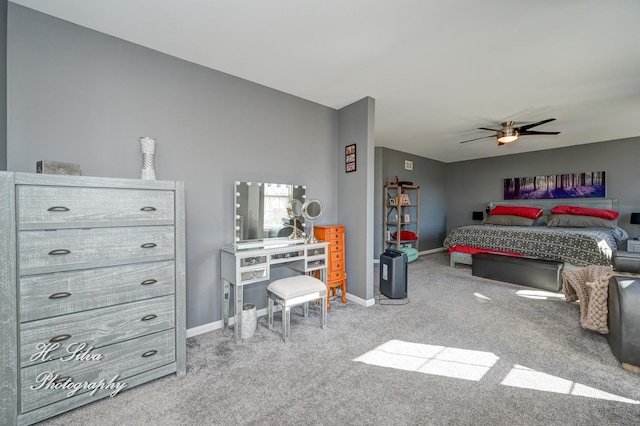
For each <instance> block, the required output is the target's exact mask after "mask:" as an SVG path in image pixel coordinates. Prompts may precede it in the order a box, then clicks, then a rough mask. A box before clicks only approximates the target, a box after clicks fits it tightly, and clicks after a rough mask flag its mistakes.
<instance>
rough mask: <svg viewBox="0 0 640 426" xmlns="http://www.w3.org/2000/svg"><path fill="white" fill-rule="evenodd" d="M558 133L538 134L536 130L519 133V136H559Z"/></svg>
mask: <svg viewBox="0 0 640 426" xmlns="http://www.w3.org/2000/svg"><path fill="white" fill-rule="evenodd" d="M559 134H560V132H538V131H536V130H525V131H524V132H520V136H523V135H559Z"/></svg>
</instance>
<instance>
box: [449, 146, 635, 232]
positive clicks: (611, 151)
mask: <svg viewBox="0 0 640 426" xmlns="http://www.w3.org/2000/svg"><path fill="white" fill-rule="evenodd" d="M639 159H640V137H636V138H629V139H621V140H616V141H607V142H599V143H593V144H588V145H579V146H572V147H566V148H557V149H550V150H545V151H536V152H528V153H524V154H514V155H506V156H502V157H493V158H484V159H479V160H470V161H461V162H457V163H449V164H447V184H446V192H447V230H450V229H452V228H455V227H456V226H460V225H469V224H472V223H473V222H472V220H471V212H472V211H474V210H482V211H484V210H485V208H486V204H487V202H488V201H499V200H502V199H503V194H502V186H503V179H505V178H511V177H523V176H536V175H555V174H559V173H574V172H585V171H605V172H606V180H607V182H606V184H607V198H615V199H617V200H618V207H619V210H620V218H619V219H618V224H619V225H620V227H621V228H623V229H625V230H626V231H627V232H628V233H629V235H630V236H632V237H633V236H637V235H640V229H637V228H638V227H637V226H635V225H630V224H629V215H630V213H631V212H633V211H640V184H639V183H640V168H639V167H638V160H639Z"/></svg>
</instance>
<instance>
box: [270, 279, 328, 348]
mask: <svg viewBox="0 0 640 426" xmlns="http://www.w3.org/2000/svg"><path fill="white" fill-rule="evenodd" d="M316 299H320V326H321V327H322V328H325V325H326V323H327V286H326V284H325V283H324V282H322V281H321V280H319V279H317V278H314V277H311V276H309V275H296V276H293V277H289V278H283V279H280V280H276V281H273V282H271V284H269V285H268V286H267V316H268V319H267V321H268V325H269V330H273V308H274V304H279V305H282V340H284V342H285V343H287V342H288V341H289V338H290V337H291V307H292V306H296V305H303V313H304V316H305V317H307V316H308V315H309V302H311V301H313V300H316Z"/></svg>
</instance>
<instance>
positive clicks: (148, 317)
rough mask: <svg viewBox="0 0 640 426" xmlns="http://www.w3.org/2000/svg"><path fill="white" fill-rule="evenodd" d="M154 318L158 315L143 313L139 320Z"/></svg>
mask: <svg viewBox="0 0 640 426" xmlns="http://www.w3.org/2000/svg"><path fill="white" fill-rule="evenodd" d="M156 318H158V316H157V315H155V314H149V315H145V316H143V317H142V319H141V320H140V321H149V320H152V319H156Z"/></svg>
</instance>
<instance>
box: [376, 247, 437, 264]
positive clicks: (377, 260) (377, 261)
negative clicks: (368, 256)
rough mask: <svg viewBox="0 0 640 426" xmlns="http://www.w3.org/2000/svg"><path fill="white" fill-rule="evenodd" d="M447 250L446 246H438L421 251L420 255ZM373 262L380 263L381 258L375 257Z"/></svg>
mask: <svg viewBox="0 0 640 426" xmlns="http://www.w3.org/2000/svg"><path fill="white" fill-rule="evenodd" d="M445 250H446V249H445V248H444V247H438V248H434V249H429V250H424V251H419V252H418V255H421V254H433V253H438V252H440V251H445ZM373 263H380V258H377V259H373Z"/></svg>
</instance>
